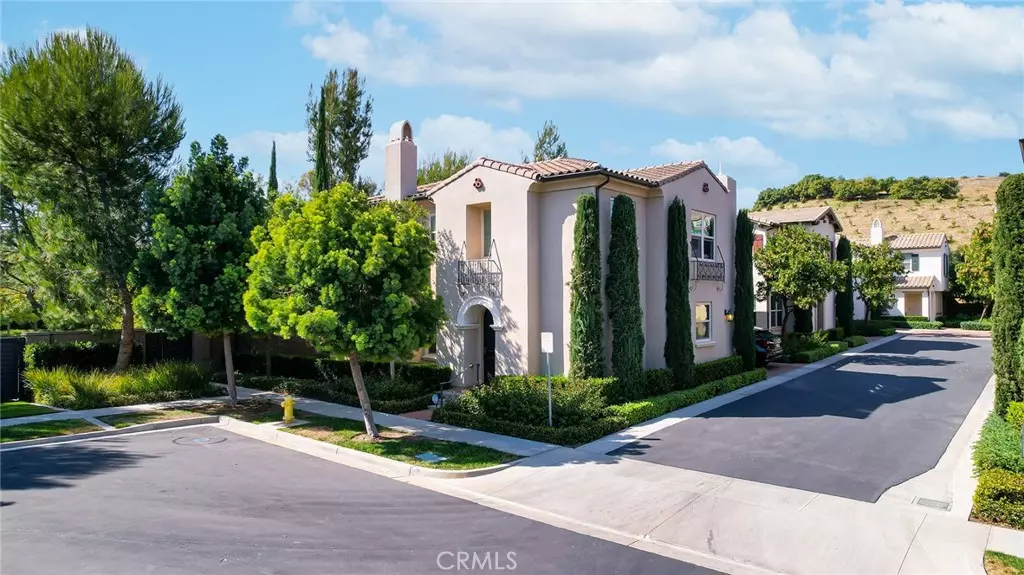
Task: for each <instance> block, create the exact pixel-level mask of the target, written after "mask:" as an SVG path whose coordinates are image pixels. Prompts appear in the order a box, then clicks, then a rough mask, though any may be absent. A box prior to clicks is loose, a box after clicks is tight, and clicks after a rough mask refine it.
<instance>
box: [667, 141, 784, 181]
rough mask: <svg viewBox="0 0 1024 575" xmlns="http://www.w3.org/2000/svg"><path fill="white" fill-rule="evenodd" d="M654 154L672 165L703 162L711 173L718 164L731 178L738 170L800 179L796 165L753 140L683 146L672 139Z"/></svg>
mask: <svg viewBox="0 0 1024 575" xmlns="http://www.w3.org/2000/svg"><path fill="white" fill-rule="evenodd" d="M651 153H652V154H656V155H659V156H663V157H665V158H668V159H670V160H672V161H676V162H682V161H688V160H704V161H705V162H707V164H708V166H710V167H711V168H712V169H717V168H718V165H719V163H721V166H722V168H723V170H724V171H725V172H726V173H728V174H730V175H731V174H733V173H734V172H735V171H737V170H739V171H741V172H747V173H754V174H757V175H759V176H761V177H763V178H767V179H771V180H788V179H792V178H793V177H794V176H796V175H797V173H798V169H797V167H796V165H794V164H793V163H791V162H788V161H786V160H784V159H783V158H782V157H781V156H779V154H778V153H776V152H775V151H774V150H772V149H771V148H768V147H766V146H765V145H764V144H762V143H761V141H760V140H758V139H757V138H755V137H753V136H743V137H741V138H736V139H735V140H730V139H729V138H726V137H724V136H716V137H714V138H711V139H710V140H708V141H706V142H695V143H693V144H684V143H682V142H679V141H678V140H676V139H674V138H669V139H667V140H665V141H663V142H661V143H659V144H656V145H654V146H652V147H651Z"/></svg>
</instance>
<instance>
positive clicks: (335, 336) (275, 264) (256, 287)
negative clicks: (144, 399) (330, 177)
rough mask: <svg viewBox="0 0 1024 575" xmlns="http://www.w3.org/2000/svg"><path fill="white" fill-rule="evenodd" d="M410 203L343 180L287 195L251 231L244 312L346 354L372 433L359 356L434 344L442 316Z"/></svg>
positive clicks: (430, 245)
mask: <svg viewBox="0 0 1024 575" xmlns="http://www.w3.org/2000/svg"><path fill="white" fill-rule="evenodd" d="M424 216H425V214H424V213H423V211H422V210H421V209H420V208H418V207H416V206H415V205H414V204H412V203H409V202H386V201H382V202H378V203H374V204H371V203H370V201H369V198H368V197H367V196H366V194H364V193H362V192H361V191H359V190H357V189H356V188H354V187H352V186H351V185H350V184H347V183H344V184H340V185H338V186H335V187H334V188H331V189H329V190H324V191H322V192H320V193H318V194H316V195H314V196H313V197H312V198H311V199H310V200H309V201H307V202H305V203H299V202H298V201H297V200H295V199H294V198H293V197H292V196H290V195H287V194H286V195H284V196H282V197H281V198H280V199H278V200H277V201H276V202H275V203H274V209H273V211H272V213H271V216H270V219H269V221H268V222H267V225H266V227H257V228H256V229H255V230H253V234H252V240H253V243H254V244H255V245H256V246H257V251H256V254H255V255H253V257H252V259H251V260H250V261H249V269H250V270H251V274H250V276H249V289H248V291H246V292H245V296H244V301H245V315H246V319H247V320H248V321H249V324H250V325H251V326H252V327H253V328H255V329H257V330H260V331H268V332H273V333H277V334H278V335H280V336H282V337H285V338H290V337H295V336H298V337H301V338H302V339H304V340H306V341H308V342H309V343H310V344H311V345H312V346H313V347H314V348H316V349H317V351H320V352H322V353H326V354H328V355H329V356H331V357H332V358H334V359H344V358H347V359H348V362H349V366H350V368H351V370H352V380H353V382H354V383H355V388H356V392H357V394H358V396H359V404H360V406H361V407H362V410H363V421H364V423H365V424H366V433H367V435H369V436H370V437H373V438H376V437H378V433H377V426H376V425H375V424H374V422H373V411H372V409H371V406H370V398H369V396H368V394H367V392H366V386H365V385H364V383H363V375H362V369H361V367H360V361H361V360H364V359H365V360H369V361H382V362H383V361H391V360H393V359H394V358H396V357H399V358H404V357H409V356H410V355H411V354H412V353H413V352H414V351H416V350H418V349H422V348H424V347H427V346H428V345H430V344H431V343H432V342H433V341H434V338H435V336H436V333H437V327H438V323H439V322H440V321H441V319H442V318H443V316H444V308H443V306H442V303H441V300H440V299H439V298H437V297H436V296H435V295H434V292H433V289H432V288H431V285H430V268H431V265H432V264H433V263H434V242H433V241H432V240H431V239H430V232H429V231H428V230H427V229H426V228H424V227H423V225H422V224H421V223H420V221H421V220H422V219H423V218H424Z"/></svg>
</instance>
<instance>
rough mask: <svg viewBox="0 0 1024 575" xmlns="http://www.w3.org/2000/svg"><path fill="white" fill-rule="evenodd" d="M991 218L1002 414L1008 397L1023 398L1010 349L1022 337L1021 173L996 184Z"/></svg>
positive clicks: (1022, 381) (1017, 362)
mask: <svg viewBox="0 0 1024 575" xmlns="http://www.w3.org/2000/svg"><path fill="white" fill-rule="evenodd" d="M995 219H996V226H995V237H994V238H993V240H992V258H993V259H994V260H995V268H996V290H995V293H996V295H995V307H994V308H993V310H992V363H993V370H994V371H995V374H996V410H997V411H998V413H999V414H1000V415H1002V414H1005V413H1006V408H1007V406H1008V405H1009V403H1010V402H1011V401H1021V400H1024V365H1022V364H1021V361H1022V358H1020V357H1018V354H1017V353H1015V351H1016V350H1015V349H1014V347H1015V346H1016V345H1018V341H1019V340H1020V338H1021V337H1024V335H1022V332H1024V328H1022V327H1021V323H1022V322H1024V248H1022V246H1024V174H1014V175H1012V176H1010V177H1008V178H1006V179H1005V180H1003V183H1002V184H1000V185H999V189H998V190H997V191H996V218H995ZM1020 345H1024V344H1020Z"/></svg>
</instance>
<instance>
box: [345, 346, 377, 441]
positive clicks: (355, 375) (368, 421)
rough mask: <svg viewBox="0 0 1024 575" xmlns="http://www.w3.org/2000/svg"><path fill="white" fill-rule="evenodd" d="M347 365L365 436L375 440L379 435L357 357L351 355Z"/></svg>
mask: <svg viewBox="0 0 1024 575" xmlns="http://www.w3.org/2000/svg"><path fill="white" fill-rule="evenodd" d="M348 365H349V367H351V368H352V381H353V382H354V383H355V384H356V394H357V395H358V396H359V407H362V408H363V423H364V424H365V425H366V435H369V436H370V438H372V439H377V438H379V437H380V434H379V433H378V432H377V424H376V423H374V422H373V409H371V408H370V396H369V395H367V394H366V385H365V384H363V368H362V367H360V365H359V356H358V355H356V354H354V353H353V354H351V355H349V356H348Z"/></svg>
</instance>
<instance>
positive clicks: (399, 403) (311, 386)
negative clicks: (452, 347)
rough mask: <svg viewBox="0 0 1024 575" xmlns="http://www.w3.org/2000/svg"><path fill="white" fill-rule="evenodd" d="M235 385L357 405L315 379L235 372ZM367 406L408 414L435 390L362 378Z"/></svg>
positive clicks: (349, 395) (351, 393)
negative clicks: (368, 404) (368, 402)
mask: <svg viewBox="0 0 1024 575" xmlns="http://www.w3.org/2000/svg"><path fill="white" fill-rule="evenodd" d="M238 385H240V386H243V387H251V388H254V389H259V390H263V391H273V392H275V393H290V394H292V395H297V396H299V397H305V398H309V399H319V400H321V401H329V402H331V403H340V404H342V405H349V406H352V407H359V396H358V395H356V393H355V388H353V389H352V390H346V389H342V388H341V387H340V385H338V384H337V383H329V382H326V381H321V380H316V379H297V378H288V377H278V376H269V377H268V376H265V375H245V374H239V375H238ZM366 386H367V393H369V395H370V405H371V407H372V408H373V409H374V411H380V412H383V413H399V414H400V413H408V412H410V411H419V410H421V409H426V408H427V407H429V406H430V404H431V399H432V397H433V394H434V393H435V392H432V391H428V392H424V391H422V390H421V389H419V388H417V387H416V386H414V385H412V384H408V383H405V382H401V381H399V380H396V382H391V381H382V380H379V379H378V380H373V379H367V380H366Z"/></svg>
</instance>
